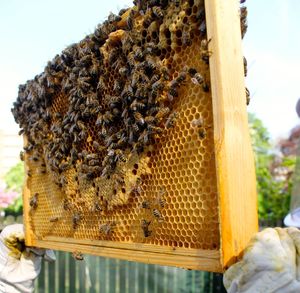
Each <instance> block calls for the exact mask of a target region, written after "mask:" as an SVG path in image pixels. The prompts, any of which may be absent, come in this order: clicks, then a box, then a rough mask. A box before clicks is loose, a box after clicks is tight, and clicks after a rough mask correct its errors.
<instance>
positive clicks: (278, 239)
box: [223, 227, 300, 293]
mask: <svg viewBox="0 0 300 293" xmlns="http://www.w3.org/2000/svg"><path fill="white" fill-rule="evenodd" d="M223 282H224V286H225V287H226V289H227V291H228V293H255V292H263V293H270V292H277V293H279V292H280V293H283V292H284V293H287V292H291V293H292V292H293V293H295V292H300V231H299V230H298V229H297V228H292V227H291V228H284V229H283V228H274V229H273V228H267V229H265V230H263V231H261V232H259V233H257V234H256V235H255V236H254V237H253V238H252V239H251V241H250V243H249V245H248V246H247V248H246V251H245V254H244V256H243V259H242V260H241V261H240V262H238V263H236V264H234V265H232V266H231V267H230V268H229V269H228V270H227V271H226V272H225V274H224V278H223Z"/></svg>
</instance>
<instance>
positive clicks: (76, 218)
mask: <svg viewBox="0 0 300 293" xmlns="http://www.w3.org/2000/svg"><path fill="white" fill-rule="evenodd" d="M80 220H81V215H80V214H79V213H78V212H75V213H74V214H73V217H72V223H73V229H74V230H75V229H76V228H77V227H78V225H79V222H80Z"/></svg>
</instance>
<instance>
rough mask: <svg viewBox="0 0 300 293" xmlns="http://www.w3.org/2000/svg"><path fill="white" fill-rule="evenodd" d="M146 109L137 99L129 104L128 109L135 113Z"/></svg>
mask: <svg viewBox="0 0 300 293" xmlns="http://www.w3.org/2000/svg"><path fill="white" fill-rule="evenodd" d="M145 107H146V105H145V104H144V103H142V102H140V101H138V100H137V99H135V100H134V101H133V102H132V103H131V104H130V109H131V110H133V111H137V110H142V109H144V108H145Z"/></svg>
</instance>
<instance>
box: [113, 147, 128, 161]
mask: <svg viewBox="0 0 300 293" xmlns="http://www.w3.org/2000/svg"><path fill="white" fill-rule="evenodd" d="M115 153H116V160H119V161H122V162H126V161H127V159H126V157H125V155H124V153H123V151H122V150H120V149H116V151H115Z"/></svg>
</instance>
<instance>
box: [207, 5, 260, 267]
mask: <svg viewBox="0 0 300 293" xmlns="http://www.w3.org/2000/svg"><path fill="white" fill-rule="evenodd" d="M205 10H206V22H207V35H208V37H207V38H208V39H211V41H210V43H209V50H210V51H211V57H210V73H211V91H212V99H213V116H214V141H215V156H216V169H217V174H216V175H217V184H218V193H219V206H220V223H221V224H220V225H221V227H220V228H221V257H222V260H221V261H222V266H223V267H227V266H229V265H230V264H231V263H233V262H234V261H235V260H236V258H237V257H238V256H239V254H240V253H241V252H242V250H243V249H244V248H245V246H246V244H247V243H248V241H249V240H250V238H251V236H252V235H253V234H254V233H256V232H257V230H258V218H257V196H256V184H255V169H254V159H253V152H252V148H251V143H250V137H249V131H248V118H247V111H246V96H245V86H244V74H243V58H242V56H243V55H242V48H241V32H240V17H239V7H238V1H235V0H230V1H219V0H206V1H205Z"/></svg>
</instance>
